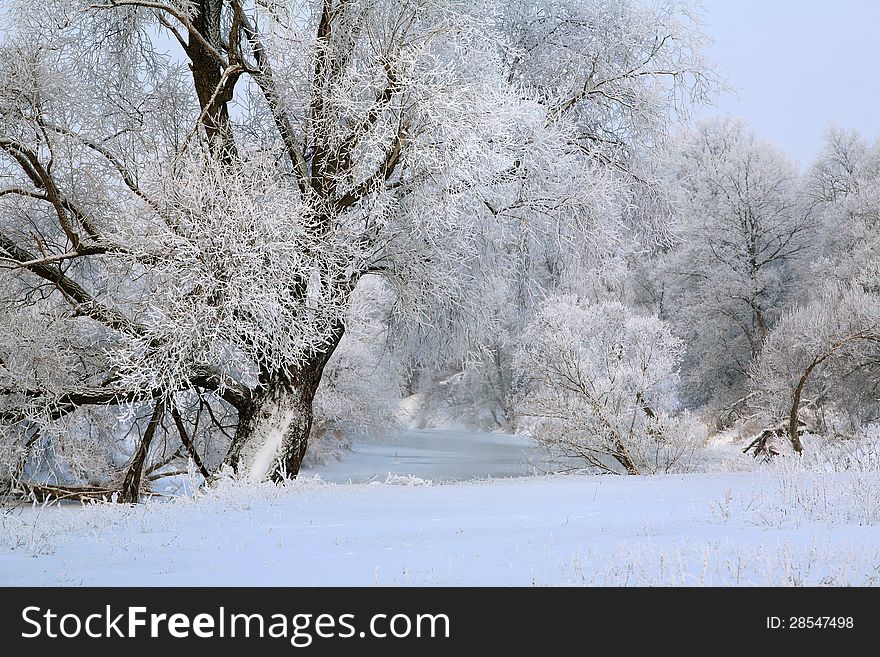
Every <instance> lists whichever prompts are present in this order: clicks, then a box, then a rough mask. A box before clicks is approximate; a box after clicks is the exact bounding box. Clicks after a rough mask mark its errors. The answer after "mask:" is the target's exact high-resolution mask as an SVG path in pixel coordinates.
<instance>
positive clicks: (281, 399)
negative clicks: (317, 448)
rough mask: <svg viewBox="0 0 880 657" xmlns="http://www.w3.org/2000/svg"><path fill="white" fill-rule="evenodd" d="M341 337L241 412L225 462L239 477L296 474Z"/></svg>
mask: <svg viewBox="0 0 880 657" xmlns="http://www.w3.org/2000/svg"><path fill="white" fill-rule="evenodd" d="M341 338H342V331H341V329H340V330H339V333H338V335H337V336H336V338H335V340H334V342H333V343H332V344H331V345H330V346H329V347H328V348H327V350H326V351H325V352H324V353H322V354H319V355H316V356H315V357H314V358H312V359H311V360H309V361H308V362H306V363H305V364H304V365H302V366H301V367H299V368H297V369H296V370H293V371H289V372H287V373H285V374H284V375H283V376H282V375H278V376H276V377H274V378H273V379H272V380H270V381H269V382H268V383H266V384H265V385H264V386H263V387H261V388H260V389H258V390H257V391H255V393H254V395H253V397H252V398H251V399H250V401H249V402H248V403H247V404H246V405H245V406H244V408H242V409H241V410H240V411H239V415H238V428H237V429H236V431H235V436H234V437H233V441H232V444H231V445H230V447H229V451H228V452H227V454H226V459H225V461H224V462H225V463H226V464H227V465H229V466H231V467H232V469H233V470H234V471H235V472H236V473H237V474H238V475H239V476H241V477H245V478H247V479H250V480H253V481H265V480H266V479H271V480H273V481H276V482H277V481H281V480H283V479H286V478H290V477H296V476H297V475H298V474H299V469H300V466H301V465H302V461H303V457H304V456H305V454H306V448H307V447H308V444H309V434H310V433H311V430H312V420H313V410H312V403H313V401H314V399H315V392H317V390H318V386H319V385H320V384H321V377H322V375H323V373H324V367H325V366H326V364H327V361H329V360H330V357H331V356H332V355H333V352H334V351H335V349H336V346H337V345H338V344H339V340H340V339H341Z"/></svg>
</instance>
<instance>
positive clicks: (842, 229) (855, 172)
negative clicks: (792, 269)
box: [804, 129, 880, 294]
mask: <svg viewBox="0 0 880 657" xmlns="http://www.w3.org/2000/svg"><path fill="white" fill-rule="evenodd" d="M806 193H807V194H808V197H809V199H810V200H811V202H812V203H814V204H815V206H816V212H817V215H818V217H819V219H820V226H821V229H820V232H819V234H818V238H817V242H818V249H817V252H818V256H819V257H818V258H817V259H816V262H814V263H813V264H812V265H811V267H810V271H809V272H808V274H807V275H806V276H804V287H805V288H807V289H809V288H810V287H814V286H815V285H816V284H817V283H821V282H823V281H837V282H840V283H843V284H853V285H857V286H859V287H861V288H862V289H864V290H866V291H869V292H874V293H876V294H880V262H878V259H877V253H878V251H880V142H875V143H874V144H869V143H868V142H867V141H866V140H865V139H864V138H863V137H862V136H861V135H859V134H858V133H856V132H845V131H842V130H839V129H832V130H829V131H828V134H827V135H826V139H825V146H824V148H823V150H822V152H821V153H820V155H819V157H818V159H817V161H816V162H815V163H814V164H813V166H812V167H810V169H809V171H808V172H807V186H806Z"/></svg>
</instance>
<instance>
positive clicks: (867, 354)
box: [749, 284, 880, 452]
mask: <svg viewBox="0 0 880 657" xmlns="http://www.w3.org/2000/svg"><path fill="white" fill-rule="evenodd" d="M750 389H751V395H750V399H749V405H750V406H751V408H752V409H753V411H755V412H756V413H757V414H759V415H760V416H762V419H763V420H764V421H765V422H769V423H770V424H772V425H774V426H775V425H778V424H782V425H783V426H784V427H785V429H786V432H787V435H788V438H789V440H790V441H791V444H792V447H793V448H794V450H795V451H796V452H801V451H802V450H803V445H802V442H801V439H800V436H799V435H798V426H799V421H800V420H801V412H802V410H804V409H808V408H813V409H815V408H817V407H819V406H823V405H831V406H833V408H834V410H836V411H838V412H843V413H846V414H847V415H848V416H849V417H850V418H851V419H853V420H854V421H855V422H854V423H855V424H856V426H858V425H860V424H863V423H869V422H872V421H876V420H877V419H878V418H880V297H878V296H877V295H875V294H872V293H868V292H865V291H864V290H863V289H861V288H860V287H858V286H842V285H840V284H828V285H826V286H825V287H824V288H823V290H822V291H821V292H820V293H817V294H815V296H814V298H813V299H812V300H811V301H810V302H808V303H804V304H802V305H799V306H797V307H795V308H794V309H792V310H790V311H788V312H787V313H785V315H783V317H782V318H781V319H780V321H779V323H778V324H777V325H776V327H775V328H774V329H773V331H771V333H770V335H769V336H768V338H767V340H766V342H765V344H764V347H763V349H762V350H761V353H760V355H759V357H758V359H757V361H756V362H755V364H754V366H753V368H752V372H751V380H750Z"/></svg>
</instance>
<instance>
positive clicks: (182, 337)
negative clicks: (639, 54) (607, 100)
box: [0, 0, 602, 499]
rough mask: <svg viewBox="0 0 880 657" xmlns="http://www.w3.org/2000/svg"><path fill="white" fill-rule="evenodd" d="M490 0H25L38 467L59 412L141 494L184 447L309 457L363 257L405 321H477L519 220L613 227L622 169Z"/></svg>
mask: <svg viewBox="0 0 880 657" xmlns="http://www.w3.org/2000/svg"><path fill="white" fill-rule="evenodd" d="M487 8H491V7H488V5H486V6H483V5H480V6H479V7H478V8H476V9H475V8H474V6H473V5H472V3H469V2H463V1H462V2H460V1H458V0H320V1H317V0H316V1H312V0H308V1H307V0H286V1H279V2H271V3H263V2H257V3H252V2H245V1H243V0H193V1H186V2H177V1H176V0H169V1H167V2H166V1H164V0H160V1H152V0H151V1H149V2H148V1H147V0H107V2H106V3H90V2H85V1H80V0H41V1H40V2H37V3H26V2H19V3H15V6H14V9H13V11H12V12H10V13H9V15H8V16H7V20H8V21H9V23H8V26H7V27H8V36H7V38H6V40H5V41H4V42H3V44H2V47H0V69H2V75H0V80H2V83H0V114H2V124H0V153H2V165H0V166H2V174H0V175H2V188H0V204H2V212H0V257H2V263H3V271H2V273H0V275H2V278H3V285H2V291H3V292H2V294H3V299H2V304H0V313H2V321H0V326H2V327H4V330H3V332H2V334H0V377H2V378H0V412H2V417H3V440H4V454H5V455H14V456H11V457H10V459H11V461H10V462H14V464H15V465H14V467H13V470H14V471H15V472H17V473H19V475H20V474H21V473H28V472H29V473H30V474H32V475H34V476H40V477H44V478H45V477H51V476H57V477H58V478H59V480H60V479H63V478H65V477H66V476H67V474H69V473H67V472H66V471H65V468H66V466H64V465H63V462H64V459H63V458H61V459H59V458H57V457H58V451H57V449H56V448H57V446H58V441H57V440H56V439H54V438H53V437H52V436H55V435H58V434H59V431H60V434H62V435H68V434H70V433H71V432H73V431H74V427H75V426H80V425H85V426H87V427H92V428H94V429H95V430H94V431H92V430H91V429H90V430H89V431H88V432H86V433H85V434H83V433H82V432H80V435H86V436H89V438H88V440H91V441H92V442H94V443H95V444H96V445H99V446H103V447H106V450H105V451H109V452H111V453H112V458H111V460H112V461H114V462H115V466H116V467H119V466H120V465H121V464H120V459H121V460H122V461H124V463H125V468H124V472H123V473H122V474H121V475H120V477H121V478H122V479H123V482H122V484H121V486H122V491H123V498H124V499H136V498H137V495H138V492H139V491H140V489H141V488H142V481H143V477H144V473H145V471H147V470H149V469H150V468H152V467H153V465H155V464H156V463H155V462H161V461H162V460H165V459H166V458H169V457H174V456H175V455H181V454H182V455H184V456H186V455H188V456H189V457H190V458H193V459H194V460H197V461H199V462H200V463H201V466H202V468H203V470H204V472H205V473H206V474H207V473H210V472H213V471H214V470H216V468H219V467H221V465H222V464H226V465H228V466H231V467H232V468H234V469H235V470H237V471H238V472H239V473H241V474H244V475H249V476H252V477H254V478H258V479H259V478H264V477H267V476H271V477H274V478H279V477H282V476H284V475H295V474H296V473H297V471H298V470H299V466H300V462H301V460H302V458H303V454H304V452H305V449H306V446H307V440H308V436H309V434H310V430H311V425H312V419H313V412H312V403H313V398H314V395H315V393H316V390H317V389H318V387H319V385H320V382H321V378H322V374H323V370H324V368H325V366H326V364H327V362H328V361H329V359H330V358H331V357H332V355H333V353H334V351H335V349H336V347H337V346H338V345H339V343H340V341H341V339H342V336H343V334H344V331H345V326H346V319H347V316H348V313H349V312H350V309H351V298H352V294H353V291H354V290H355V288H356V287H357V285H358V283H359V281H360V279H361V278H362V277H363V276H366V275H369V274H372V275H376V276H380V277H383V278H384V279H385V280H386V281H388V282H389V283H390V284H391V286H392V287H393V289H394V290H395V293H396V301H395V306H394V313H395V323H394V326H423V327H424V326H441V327H452V326H461V325H462V323H463V322H461V321H460V320H461V319H465V320H468V321H471V320H472V319H473V313H474V312H477V311H480V310H481V306H480V304H479V301H478V299H479V291H480V290H481V289H485V287H486V283H485V281H486V280H488V278H489V277H490V276H491V275H492V274H493V272H497V271H498V267H499V266H501V265H503V263H504V262H505V261H506V260H508V259H509V258H510V257H511V255H512V252H511V251H510V250H509V249H508V248H506V247H504V248H492V245H495V244H498V242H499V239H500V237H501V236H503V235H506V234H510V233H511V232H512V231H514V230H519V229H520V228H521V225H522V224H523V223H528V224H534V225H535V226H540V228H541V230H547V228H548V227H549V228H551V229H552V228H553V227H557V228H558V230H557V231H556V232H558V233H560V234H564V235H565V236H566V239H569V240H571V241H573V242H574V243H577V242H582V243H588V242H589V238H590V236H591V235H593V233H594V227H595V221H594V219H595V213H594V212H593V211H592V210H591V208H592V206H593V205H594V204H593V199H592V195H593V193H594V192H593V190H595V189H598V187H599V185H597V184H596V183H597V180H601V179H602V174H601V172H598V169H597V166H596V164H595V162H594V161H593V160H591V159H590V158H586V157H583V154H582V153H581V152H580V151H579V150H578V149H577V147H576V144H577V143H578V141H577V138H576V133H577V130H578V126H577V124H576V123H575V122H574V121H569V120H565V119H564V118H561V117H560V116H558V113H554V111H553V108H552V107H551V106H549V105H548V104H547V103H546V102H543V100H542V99H541V98H538V97H536V95H535V94H533V93H531V92H530V91H529V90H528V89H524V88H523V87H522V86H520V85H517V84H513V83H512V82H511V81H510V80H509V79H508V77H509V76H508V75H507V74H506V71H507V63H506V62H505V61H504V59H503V57H502V54H501V53H504V52H506V49H505V48H504V47H502V46H501V45H499V42H498V36H497V31H496V29H495V24H494V22H492V20H490V19H494V16H495V13H494V12H493V11H484V10H486V9H487ZM160 36H161V38H160ZM163 39H164V40H163ZM168 41H170V45H169V44H168V43H167V42H168ZM169 49H170V53H167V52H166V51H167V50H169ZM560 188H564V189H566V190H572V189H575V190H577V189H579V190H580V193H578V194H570V193H569V194H567V195H566V196H564V199H565V200H564V201H558V200H557V194H556V193H555V190H557V189H560ZM523 190H527V191H526V192H523ZM520 197H522V198H524V199H526V202H524V203H521V204H519V205H517V204H516V203H515V201H508V200H505V206H504V207H512V206H516V207H517V208H518V210H517V212H505V213H502V212H492V211H490V208H489V207H488V206H493V207H494V204H495V203H497V202H498V199H517V198H520ZM548 199H549V201H548ZM542 200H543V201H545V203H544V204H543V207H541V205H540V201H542ZM487 201H488V206H487ZM551 232H552V231H551ZM441 316H442V317H444V318H446V319H444V320H443V321H439V320H437V321H435V320H436V318H438V317H441ZM467 332H471V333H472V332H473V331H472V330H471V329H469V331H460V332H459V334H464V333H467ZM452 341H453V340H452V339H451V338H450V340H448V342H452ZM96 416H97V417H99V418H101V419H100V421H98V420H96V419H94V418H95V417H96ZM98 428H100V430H98ZM172 442H173V443H175V444H176V443H180V447H179V448H177V449H175V448H174V447H173V446H171V447H169V444H170V443H172ZM208 443H210V445H211V447H210V450H209V449H208V447H207V445H208ZM160 448H161V450H160ZM157 450H160V451H161V454H162V456H161V457H159V456H157ZM200 450H201V455H200ZM99 451H100V450H99ZM39 455H42V456H41V457H40V458H38V456H39ZM218 457H219V458H218ZM157 458H159V459H160V460H159V461H156V459H157ZM10 459H7V460H8V461H9V460H10ZM36 461H39V463H40V464H43V465H45V466H46V467H49V466H52V464H53V463H54V468H55V469H54V471H53V473H48V472H46V471H45V468H44V467H43V465H38V464H37V462H36ZM151 463H152V465H151ZM105 474H106V473H105ZM105 479H106V480H107V481H106V485H107V486H115V485H117V484H118V483H119V482H118V481H117V482H115V483H114V481H111V480H113V479H114V478H113V477H111V476H109V475H108V476H106V477H105Z"/></svg>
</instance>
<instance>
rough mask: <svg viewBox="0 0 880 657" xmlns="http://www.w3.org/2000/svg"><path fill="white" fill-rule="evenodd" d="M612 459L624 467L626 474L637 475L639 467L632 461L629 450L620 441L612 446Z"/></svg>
mask: <svg viewBox="0 0 880 657" xmlns="http://www.w3.org/2000/svg"><path fill="white" fill-rule="evenodd" d="M614 450H615V451H614V454H613V456H614V459H615V460H616V461H617V462H618V463H620V465H622V466H623V467H624V468H625V469H626V474H628V475H639V474H641V473H640V472H639V467H638V466H637V465H636V464H635V461H633V459H632V456H630V453H629V450H628V449H627V448H626V445H624V444H623V443H622V442H618V443H617V444H616V445H615V446H614Z"/></svg>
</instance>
